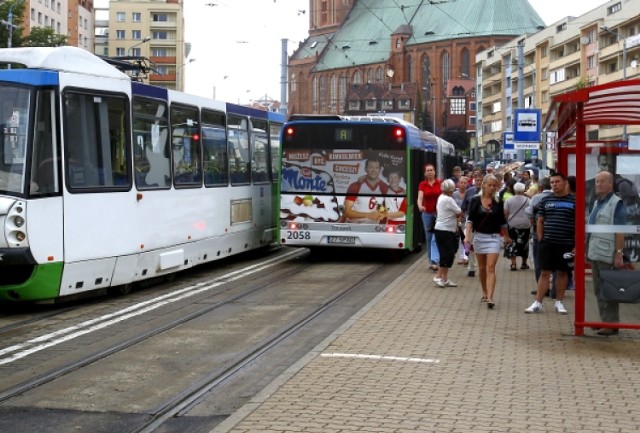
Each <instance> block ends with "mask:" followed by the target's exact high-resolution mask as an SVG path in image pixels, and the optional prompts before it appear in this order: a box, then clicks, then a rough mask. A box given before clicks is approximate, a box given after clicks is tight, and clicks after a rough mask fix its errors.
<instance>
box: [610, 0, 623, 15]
mask: <svg viewBox="0 0 640 433" xmlns="http://www.w3.org/2000/svg"><path fill="white" fill-rule="evenodd" d="M621 10H622V3H620V2H618V3H616V4H614V5H611V6H609V7H608V8H607V15H611V14H615V13H616V12H620V11H621Z"/></svg>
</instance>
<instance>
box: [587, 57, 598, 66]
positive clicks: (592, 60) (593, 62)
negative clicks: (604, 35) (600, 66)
mask: <svg viewBox="0 0 640 433" xmlns="http://www.w3.org/2000/svg"><path fill="white" fill-rule="evenodd" d="M595 67H596V56H589V57H587V68H588V69H591V68H595Z"/></svg>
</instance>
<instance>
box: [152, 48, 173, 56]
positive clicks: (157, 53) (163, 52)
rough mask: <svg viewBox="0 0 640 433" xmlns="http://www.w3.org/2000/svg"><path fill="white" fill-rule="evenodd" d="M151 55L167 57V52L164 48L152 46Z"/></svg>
mask: <svg viewBox="0 0 640 433" xmlns="http://www.w3.org/2000/svg"><path fill="white" fill-rule="evenodd" d="M151 56H152V57H169V52H168V50H167V49H166V48H152V49H151Z"/></svg>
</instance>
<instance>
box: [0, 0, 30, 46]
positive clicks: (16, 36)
mask: <svg viewBox="0 0 640 433" xmlns="http://www.w3.org/2000/svg"><path fill="white" fill-rule="evenodd" d="M25 3H28V2H25V1H23V0H12V1H5V2H3V3H0V18H1V19H3V20H5V21H9V9H11V14H12V19H11V22H12V23H13V25H15V26H16V27H15V28H14V29H13V35H12V36H13V37H12V38H11V46H13V47H19V46H20V40H21V39H22V27H21V26H20V23H21V22H22V18H23V17H24V11H25V8H26V6H25ZM8 40H9V29H8V28H7V26H4V25H0V47H2V48H6V47H8V46H9V45H7V43H8Z"/></svg>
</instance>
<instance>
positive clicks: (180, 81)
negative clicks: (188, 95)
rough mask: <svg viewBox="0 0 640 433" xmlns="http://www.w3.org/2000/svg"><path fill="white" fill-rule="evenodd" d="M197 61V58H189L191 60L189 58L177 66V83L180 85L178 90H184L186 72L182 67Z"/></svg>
mask: <svg viewBox="0 0 640 433" xmlns="http://www.w3.org/2000/svg"><path fill="white" fill-rule="evenodd" d="M195 61H196V59H189V60H187V61H186V62H184V63H183V64H181V65H180V66H178V67H177V68H176V81H177V85H178V90H181V91H182V90H184V83H183V82H184V79H183V77H184V74H183V72H182V68H183V67H184V66H185V65H188V64H189V63H193V62H195Z"/></svg>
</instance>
